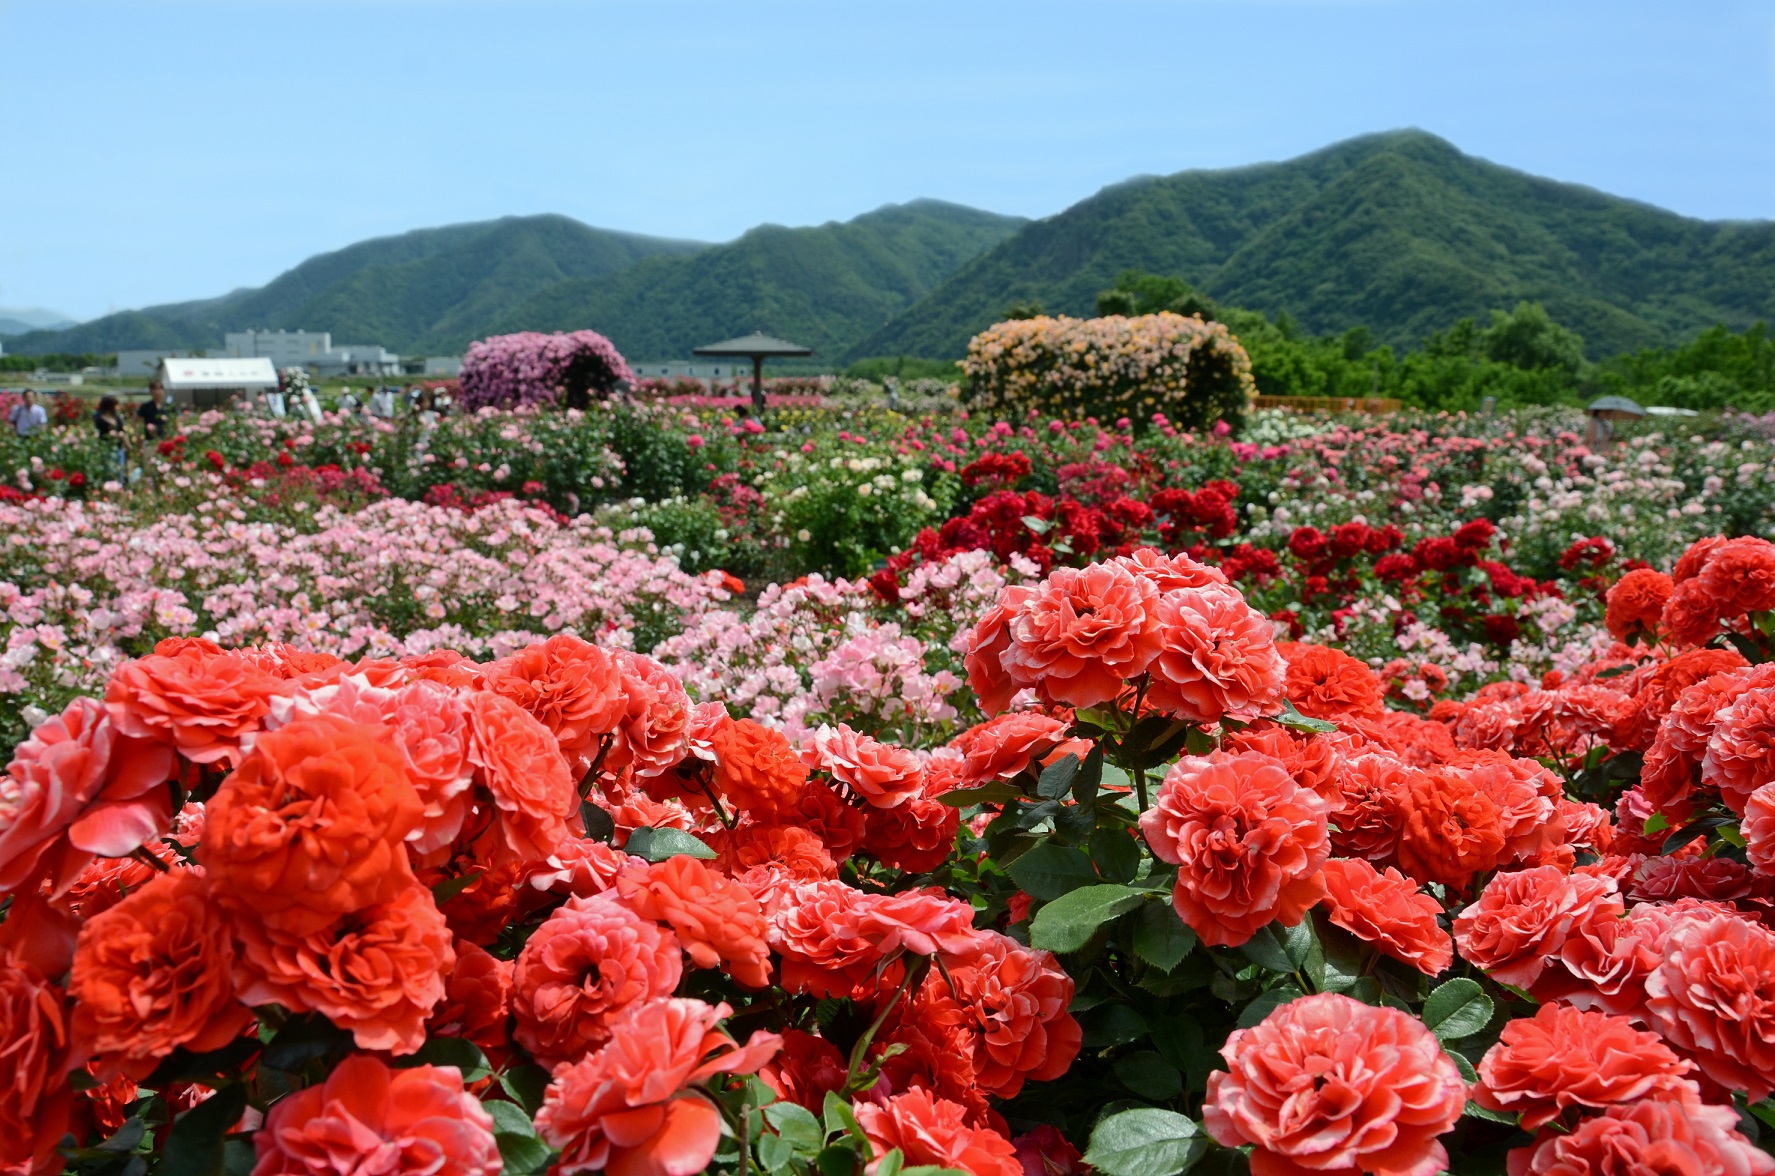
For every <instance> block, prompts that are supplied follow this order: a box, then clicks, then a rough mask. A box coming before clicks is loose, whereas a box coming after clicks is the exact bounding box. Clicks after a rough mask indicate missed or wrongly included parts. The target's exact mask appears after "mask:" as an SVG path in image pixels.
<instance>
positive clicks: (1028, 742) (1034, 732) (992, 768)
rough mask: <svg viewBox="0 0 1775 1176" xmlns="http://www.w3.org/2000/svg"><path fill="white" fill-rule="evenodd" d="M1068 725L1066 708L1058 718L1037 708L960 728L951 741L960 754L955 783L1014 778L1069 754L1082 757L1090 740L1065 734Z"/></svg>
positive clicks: (963, 784) (973, 784) (968, 784)
mask: <svg viewBox="0 0 1775 1176" xmlns="http://www.w3.org/2000/svg"><path fill="white" fill-rule="evenodd" d="M1071 726H1072V722H1071V714H1070V712H1068V714H1067V717H1065V718H1059V717H1056V716H1053V715H1045V714H1042V713H1041V712H1040V711H1012V712H1011V713H1010V714H1006V715H1000V716H998V717H997V718H996V719H988V720H987V721H986V722H984V723H980V724H979V725H977V726H974V727H971V728H969V729H968V730H966V731H963V732H962V733H961V734H960V735H957V736H956V737H955V742H954V743H953V744H952V745H951V746H953V747H954V748H955V749H956V750H957V751H959V752H960V753H961V756H962V767H961V774H960V778H959V779H958V780H957V785H958V786H959V787H963V788H979V787H980V786H982V785H984V784H990V783H991V782H992V781H994V780H1014V779H1016V778H1017V777H1018V776H1021V775H1022V774H1023V773H1025V772H1029V771H1039V770H1040V767H1041V766H1045V765H1047V764H1050V763H1052V762H1054V761H1055V760H1057V759H1061V758H1063V757H1065V756H1067V755H1069V754H1070V755H1076V756H1078V757H1079V759H1080V760H1083V759H1084V758H1085V756H1086V755H1087V754H1088V753H1089V752H1090V750H1091V744H1090V742H1089V741H1088V740H1084V739H1074V738H1072V737H1071V736H1069V735H1068V734H1067V731H1068V730H1069V729H1070V728H1071Z"/></svg>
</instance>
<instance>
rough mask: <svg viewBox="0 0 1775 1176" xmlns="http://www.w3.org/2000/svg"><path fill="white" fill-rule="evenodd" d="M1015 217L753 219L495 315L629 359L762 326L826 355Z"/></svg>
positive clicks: (969, 211)
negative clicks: (602, 343)
mask: <svg viewBox="0 0 1775 1176" xmlns="http://www.w3.org/2000/svg"><path fill="white" fill-rule="evenodd" d="M1026 223H1028V222H1026V221H1024V220H1023V219H1022V218H1020V217H1008V216H998V215H996V214H994V213H990V212H981V211H979V210H978V209H973V208H964V207H962V206H961V205H958V204H945V203H943V202H942V201H938V200H914V201H912V202H910V203H908V204H889V205H887V206H885V207H883V208H878V209H876V210H875V211H874V212H867V213H864V214H863V215H862V216H859V217H857V218H855V219H854V220H849V221H845V222H843V223H842V224H840V223H838V222H832V223H828V224H824V225H820V226H817V227H815V228H805V229H786V228H783V227H782V226H780V225H761V226H760V227H758V228H756V229H753V230H751V231H750V232H748V233H746V234H745V235H744V236H742V237H741V238H740V239H739V240H737V241H734V242H731V243H729V244H726V245H717V246H714V247H713V248H710V249H705V250H703V251H702V252H700V253H696V254H692V255H690V256H688V257H653V258H648V259H647V260H645V261H642V262H639V263H637V264H636V265H635V266H634V267H633V268H631V269H627V270H624V271H623V272H622V273H619V274H616V275H615V276H614V277H611V278H608V279H581V280H579V281H571V282H562V283H561V284H559V285H556V286H551V287H549V288H548V289H546V290H543V291H541V292H539V293H537V294H536V295H534V296H533V297H531V298H530V299H528V300H527V301H525V302H521V303H519V304H518V305H516V306H514V307H513V308H512V309H511V310H510V311H509V312H508V313H507V314H505V315H504V316H503V317H502V318H500V319H499V320H498V324H497V325H498V328H499V329H500V330H533V331H561V330H573V329H576V328H580V327H591V328H592V329H594V330H596V331H599V332H601V333H603V334H605V335H607V336H609V338H610V340H611V342H613V343H615V344H616V346H617V350H619V351H621V352H622V353H623V354H624V355H627V356H631V357H633V358H636V359H672V358H678V357H681V356H688V355H689V354H690V352H691V349H692V348H694V347H696V346H698V345H699V344H703V343H714V342H718V341H720V340H722V339H727V338H731V337H733V336H736V335H745V334H750V333H751V332H752V331H763V332H765V333H766V334H770V335H776V336H779V337H781V338H784V339H791V340H794V341H795V342H797V343H801V344H803V345H805V346H808V347H812V348H813V349H814V350H815V351H816V352H817V353H819V355H820V356H821V357H823V358H825V359H826V360H827V362H830V361H831V360H833V359H836V358H837V357H838V356H839V355H841V354H842V353H843V352H844V351H845V350H846V349H847V348H849V347H850V346H851V345H852V344H854V343H856V342H857V340H858V339H860V338H862V336H863V335H865V334H867V333H868V332H870V331H871V330H874V329H876V328H878V327H881V326H882V325H884V324H886V323H888V322H890V321H891V320H892V319H893V318H894V316H895V315H896V314H899V313H900V312H901V311H904V310H905V309H907V308H908V307H910V306H912V305H913V304H915V303H916V302H918V300H919V299H921V298H923V297H924V296H925V295H926V294H928V293H930V291H931V290H932V289H934V288H935V287H936V286H937V285H938V283H940V282H941V281H942V280H943V279H944V278H946V277H948V276H949V275H950V274H952V273H954V272H955V271H956V269H957V268H958V267H960V266H962V265H963V264H965V263H966V262H967V261H968V260H969V259H970V258H972V257H975V256H977V255H978V254H980V253H982V252H984V251H985V250H987V249H990V248H991V247H992V246H994V245H997V244H998V243H999V242H1001V241H1003V240H1005V239H1006V238H1007V237H1010V236H1011V235H1012V234H1013V233H1015V232H1016V231H1017V230H1018V229H1019V228H1020V227H1022V226H1023V225H1025V224H1026Z"/></svg>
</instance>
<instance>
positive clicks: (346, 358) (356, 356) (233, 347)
mask: <svg viewBox="0 0 1775 1176" xmlns="http://www.w3.org/2000/svg"><path fill="white" fill-rule="evenodd" d="M222 350H223V353H224V354H225V355H227V356H229V357H230V358H234V359H269V360H270V361H271V363H272V366H273V367H278V368H287V367H299V368H304V369H306V370H308V371H310V372H312V373H314V374H315V375H321V376H385V375H391V374H392V375H399V374H400V370H401V357H400V356H398V355H396V354H395V353H394V352H392V351H389V350H387V349H385V348H383V347H381V346H379V345H378V344H375V343H341V344H339V345H337V346H334V344H333V335H332V333H331V332H330V331H229V332H228V333H227V334H226V335H225V336H223V348H222Z"/></svg>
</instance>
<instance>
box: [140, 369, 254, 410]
mask: <svg viewBox="0 0 1775 1176" xmlns="http://www.w3.org/2000/svg"><path fill="white" fill-rule="evenodd" d="M160 382H161V383H162V384H163V385H165V387H166V390H167V393H168V394H169V395H170V396H171V397H172V399H173V403H174V404H177V405H181V406H185V407H192V408H220V407H221V406H222V405H224V404H227V403H228V402H229V401H230V400H232V399H234V398H235V397H236V396H239V395H241V394H242V393H253V392H270V391H275V390H276V389H277V370H276V369H275V368H274V367H272V365H271V361H270V360H269V359H265V358H258V359H163V360H161V361H160Z"/></svg>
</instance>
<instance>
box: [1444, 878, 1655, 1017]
mask: <svg viewBox="0 0 1775 1176" xmlns="http://www.w3.org/2000/svg"><path fill="white" fill-rule="evenodd" d="M1624 912H1625V906H1624V904H1623V903H1622V901H1621V897H1620V895H1619V894H1617V893H1616V885H1615V881H1614V879H1612V878H1599V877H1595V876H1593V875H1589V874H1567V873H1565V872H1564V871H1562V870H1561V869H1560V868H1559V867H1557V866H1536V867H1534V868H1532V869H1528V870H1513V871H1511V872H1509V873H1505V874H1499V875H1497V876H1496V877H1494V878H1493V879H1492V880H1491V881H1490V882H1489V883H1487V884H1486V887H1485V890H1484V892H1483V893H1482V894H1480V896H1479V900H1478V901H1477V902H1475V903H1473V904H1472V905H1471V906H1469V907H1467V908H1466V909H1465V910H1463V911H1462V912H1461V913H1460V914H1459V915H1458V916H1456V917H1455V943H1456V944H1457V945H1458V946H1459V948H1460V952H1461V958H1462V959H1464V960H1466V961H1467V962H1468V963H1469V964H1472V965H1473V966H1474V967H1476V968H1483V969H1485V971H1486V972H1487V973H1489V974H1490V975H1491V976H1492V977H1493V978H1494V979H1496V980H1500V981H1502V982H1503V983H1505V984H1513V985H1515V986H1516V987H1517V988H1527V987H1529V986H1530V985H1532V984H1533V983H1535V981H1536V980H1538V979H1539V978H1540V976H1541V973H1542V972H1543V971H1545V970H1546V969H1547V967H1548V966H1550V965H1551V964H1553V963H1554V961H1555V960H1557V959H1558V957H1559V953H1560V950H1561V949H1562V948H1563V947H1564V946H1565V942H1566V940H1567V939H1568V938H1570V937H1571V935H1572V933H1573V931H1574V930H1575V929H1578V928H1583V927H1586V926H1589V925H1590V924H1593V923H1603V922H1608V921H1609V920H1612V919H1619V918H1620V917H1621V916H1622V914H1623V913H1624Z"/></svg>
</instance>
